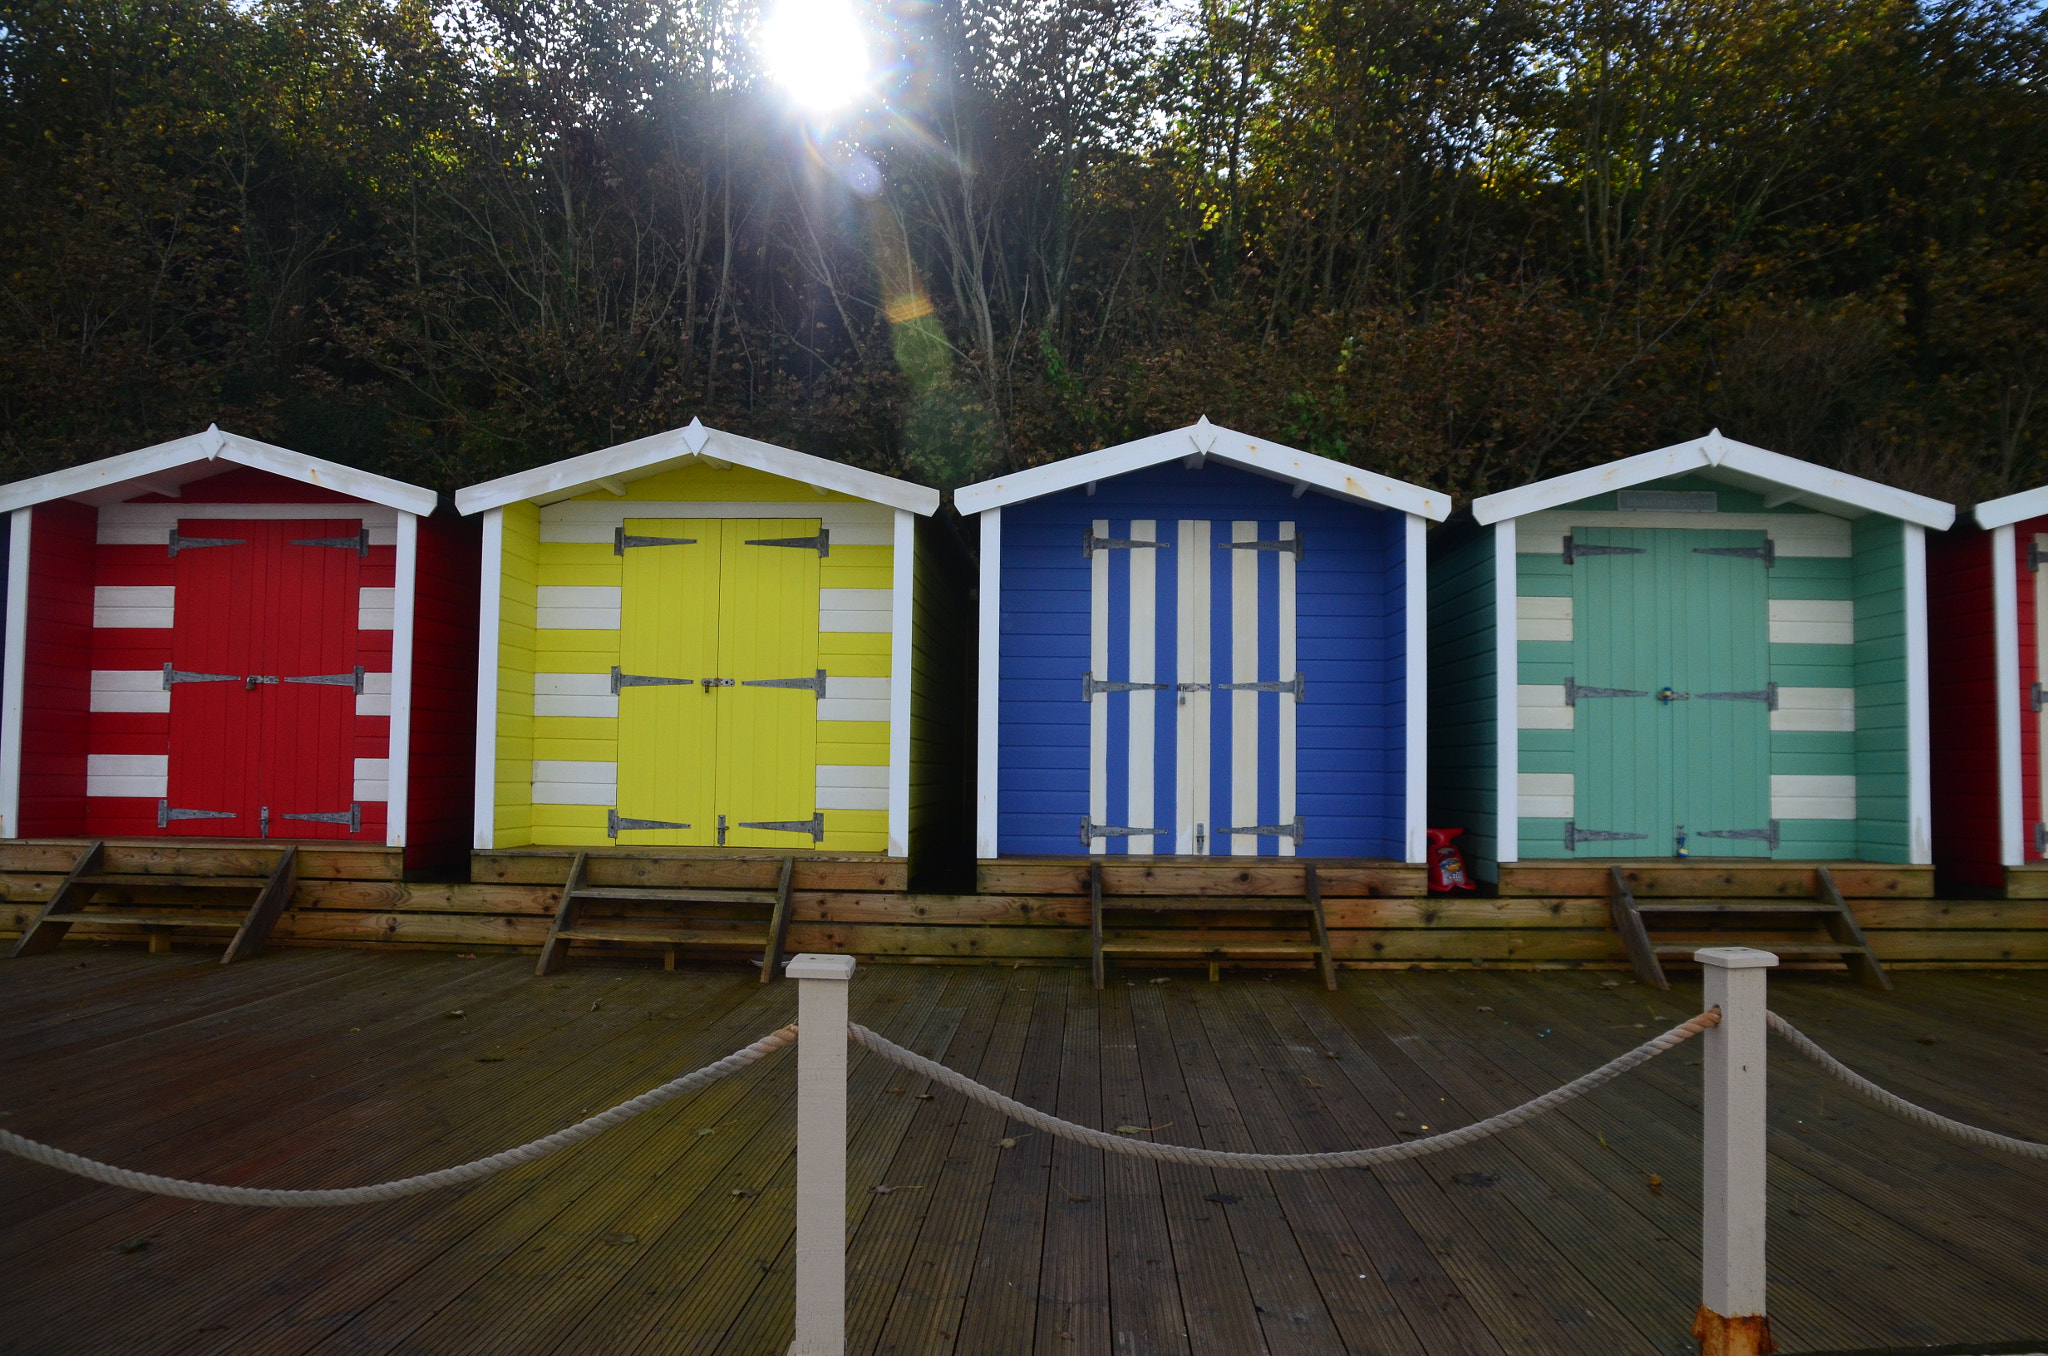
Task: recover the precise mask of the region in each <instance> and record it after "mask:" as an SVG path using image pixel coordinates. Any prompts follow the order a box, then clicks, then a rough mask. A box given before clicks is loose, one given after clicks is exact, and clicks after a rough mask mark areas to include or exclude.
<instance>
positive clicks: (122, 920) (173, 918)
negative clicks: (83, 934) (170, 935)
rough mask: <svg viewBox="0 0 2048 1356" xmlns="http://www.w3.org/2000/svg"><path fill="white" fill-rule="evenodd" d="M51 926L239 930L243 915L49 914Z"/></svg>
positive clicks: (46, 917) (93, 911)
mask: <svg viewBox="0 0 2048 1356" xmlns="http://www.w3.org/2000/svg"><path fill="white" fill-rule="evenodd" d="M43 918H44V921H46V922H51V923H99V924H102V925H104V926H110V927H124V928H134V927H150V928H229V929H233V928H238V927H240V926H242V915H241V914H236V915H234V916H233V917H228V916H226V915H224V914H203V913H200V912H198V911H196V910H193V909H173V910H168V911H165V912H163V913H103V912H101V911H99V910H97V909H89V910H81V911H77V912H69V911H67V912H65V913H50V914H45V915H43Z"/></svg>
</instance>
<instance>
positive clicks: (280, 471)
mask: <svg viewBox="0 0 2048 1356" xmlns="http://www.w3.org/2000/svg"><path fill="white" fill-rule="evenodd" d="M223 463H228V464H233V465H240V466H250V467H254V468H255V469H256V470H259V471H268V472H270V473H271V474H272V475H279V476H283V477H284V478H285V479H287V480H296V481H298V482H300V483H301V484H304V485H317V486H319V487H320V488H321V489H323V490H333V491H334V492H335V493H336V494H346V495H351V496H353V497H355V498H357V499H366V500H368V501H369V502H371V503H372V504H382V505H384V506H385V507H387V508H395V509H398V510H400V511H402V512H405V513H418V514H429V513H432V512H433V511H434V505H435V504H436V503H437V502H439V499H440V496H438V495H436V494H435V493H434V492H433V491H432V490H427V489H422V488H420V487H419V486H418V485H408V484H406V483H405V482H404V481H402V480H392V479H389V478H388V477H385V476H379V475H372V474H371V473H370V472H368V471H358V470H357V469H356V468H355V467H353V466H343V465H341V464H340V463H338V462H332V461H322V460H321V459H320V458H318V457H309V456H307V455H306V454H305V453H303V452H294V451H292V450H291V449H289V448H284V447H274V446H272V445H271V444H269V443H261V442H258V441H256V440H255V439H254V438H244V437H243V436H242V435H240V434H239V433H224V432H222V431H221V430H220V429H219V428H217V427H215V426H214V425H211V424H209V425H207V427H206V432H204V433H195V434H193V435H192V436H190V437H189V438H177V439H173V440H172V441H170V442H167V443H158V444H157V445H156V446H155V447H145V448H143V449H142V450H141V451H139V452H123V453H122V454H121V455H119V456H117V457H106V458H103V459H102V460H99V461H91V462H87V463H86V464H85V465H83V466H71V467H66V468H65V469H64V470H62V471H52V472H50V473H49V474H48V475H44V476H35V477H33V478H31V479H28V480H17V481H15V482H14V483H13V484H12V485H0V513H4V512H9V511H12V510H14V509H18V508H27V507H28V506H30V505H31V504H43V503H47V502H49V501H50V500H52V499H75V500H77V501H78V502H80V503H82V504H91V505H93V506H95V507H100V506H104V505H107V504H118V503H120V502H121V501H122V500H124V499H133V498H134V497H135V496H137V495H139V494H167V495H171V496H173V497H175V496H176V494H177V492H178V490H179V488H180V487H181V486H184V485H187V484H189V483H191V482H192V481H195V480H204V479H205V478H206V477H208V476H217V475H219V474H220V473H221V472H222V471H224V470H226V469H227V466H226V465H224V464H223Z"/></svg>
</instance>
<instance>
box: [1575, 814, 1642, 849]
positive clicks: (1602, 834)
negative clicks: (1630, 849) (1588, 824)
mask: <svg viewBox="0 0 2048 1356" xmlns="http://www.w3.org/2000/svg"><path fill="white" fill-rule="evenodd" d="M1649 836H1650V835H1649V834H1647V833H1616V832H1615V831H1614V830H1612V829H1582V828H1580V827H1579V826H1578V825H1577V824H1575V823H1574V822H1572V821H1571V820H1569V819H1567V820H1566V821H1565V822H1564V850H1565V851H1566V852H1573V851H1576V850H1577V849H1578V846H1579V844H1581V843H1625V842H1628V841H1629V840H1631V839H1635V838H1648V837H1649Z"/></svg>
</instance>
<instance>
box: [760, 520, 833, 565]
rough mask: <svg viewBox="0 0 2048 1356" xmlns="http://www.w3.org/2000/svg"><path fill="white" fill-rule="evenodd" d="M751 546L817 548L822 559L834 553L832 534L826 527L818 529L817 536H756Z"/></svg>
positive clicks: (803, 549)
mask: <svg viewBox="0 0 2048 1356" xmlns="http://www.w3.org/2000/svg"><path fill="white" fill-rule="evenodd" d="M747 545H749V546H789V547H793V548H795V549H797V550H800V551H809V550H812V549H814V548H815V549H816V551H817V553H818V556H819V558H820V559H822V558H824V557H826V556H829V555H831V554H832V534H831V533H830V532H829V531H827V530H826V529H824V528H822V527H821V528H819V529H818V535H817V536H815V537H754V538H751V539H750V540H749V541H748V542H747Z"/></svg>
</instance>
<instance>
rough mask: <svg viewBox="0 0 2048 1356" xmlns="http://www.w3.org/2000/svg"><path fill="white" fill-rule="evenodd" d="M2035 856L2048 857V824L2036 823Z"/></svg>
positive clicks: (2038, 821) (2036, 821)
mask: <svg viewBox="0 0 2048 1356" xmlns="http://www.w3.org/2000/svg"><path fill="white" fill-rule="evenodd" d="M2034 855H2035V856H2037V857H2048V824H2044V823H2042V822H2041V821H2040V820H2038V819H2037V820H2035V821H2034Z"/></svg>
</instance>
